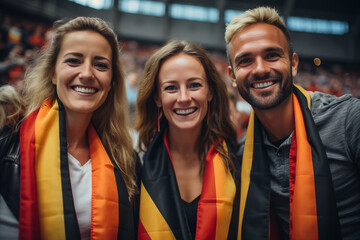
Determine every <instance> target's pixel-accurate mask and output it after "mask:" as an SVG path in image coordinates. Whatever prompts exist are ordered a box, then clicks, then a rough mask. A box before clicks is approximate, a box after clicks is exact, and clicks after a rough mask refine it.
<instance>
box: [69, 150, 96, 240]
mask: <svg viewBox="0 0 360 240" xmlns="http://www.w3.org/2000/svg"><path fill="white" fill-rule="evenodd" d="M68 161H69V169H70V182H71V189H72V194H73V198H74V205H75V212H76V216H77V220H78V223H79V229H80V234H81V239H83V240H84V239H90V224H91V190H92V178H91V160H90V159H89V161H87V162H86V163H85V164H84V165H83V166H81V164H80V162H79V161H78V160H77V159H76V158H74V157H73V156H72V155H71V154H70V153H68Z"/></svg>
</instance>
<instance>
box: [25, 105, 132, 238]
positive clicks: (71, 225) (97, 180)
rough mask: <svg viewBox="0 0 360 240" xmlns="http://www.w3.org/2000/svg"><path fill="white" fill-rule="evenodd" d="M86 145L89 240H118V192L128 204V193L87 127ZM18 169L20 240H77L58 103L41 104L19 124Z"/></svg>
mask: <svg viewBox="0 0 360 240" xmlns="http://www.w3.org/2000/svg"><path fill="white" fill-rule="evenodd" d="M88 141H89V149H90V158H91V165H92V193H91V194H92V199H91V233H90V234H91V239H117V238H118V237H119V236H118V235H119V234H118V232H119V227H118V226H119V222H120V220H119V211H120V209H119V202H121V203H122V204H124V197H120V191H121V195H126V196H125V199H126V200H125V201H128V195H127V191H126V188H125V185H124V182H123V179H122V178H121V174H120V173H119V170H117V168H115V167H114V165H113V163H112V161H111V160H110V159H109V157H108V155H107V153H106V151H105V149H104V147H103V145H102V143H101V141H100V138H99V137H98V135H97V133H96V131H95V129H94V128H93V127H92V126H91V125H90V126H89V128H88ZM20 166H21V172H20V182H21V184H20V216H19V239H80V231H79V227H78V222H77V218H76V213H75V209H74V203H73V197H72V191H71V185H70V177H69V167H68V160H67V141H66V128H65V111H64V107H63V106H62V104H61V102H60V101H59V100H58V101H55V102H54V103H52V102H51V101H50V100H46V101H44V102H43V104H42V105H41V107H40V109H39V110H37V111H35V112H33V113H32V114H31V115H30V116H29V117H28V118H26V120H25V121H24V122H23V124H22V126H21V129H20ZM128 205H129V203H128ZM123 239H124V238H123ZM127 239H130V237H129V238H127Z"/></svg>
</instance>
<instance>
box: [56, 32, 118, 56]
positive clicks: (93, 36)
mask: <svg viewBox="0 0 360 240" xmlns="http://www.w3.org/2000/svg"><path fill="white" fill-rule="evenodd" d="M62 51H89V52H92V51H93V52H103V54H106V55H110V56H111V46H110V44H109V42H108V41H107V40H106V38H105V37H104V36H102V35H101V34H100V33H97V32H94V31H89V30H82V31H73V32H69V33H67V34H65V36H64V38H63V40H62V42H61V47H60V52H62Z"/></svg>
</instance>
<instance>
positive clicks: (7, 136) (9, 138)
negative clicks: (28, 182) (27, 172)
mask: <svg viewBox="0 0 360 240" xmlns="http://www.w3.org/2000/svg"><path fill="white" fill-rule="evenodd" d="M19 149H20V138H19V132H15V133H14V132H13V131H12V129H10V128H8V127H4V128H2V129H1V130H0V156H1V162H3V161H4V160H5V159H6V160H12V161H14V162H15V163H17V164H19V161H20V160H19V157H20V150H19Z"/></svg>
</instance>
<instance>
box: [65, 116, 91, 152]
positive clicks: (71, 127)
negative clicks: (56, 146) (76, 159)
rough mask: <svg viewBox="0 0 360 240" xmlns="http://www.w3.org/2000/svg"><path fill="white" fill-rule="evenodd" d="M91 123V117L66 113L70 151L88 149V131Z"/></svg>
mask: <svg viewBox="0 0 360 240" xmlns="http://www.w3.org/2000/svg"><path fill="white" fill-rule="evenodd" d="M90 121H91V116H88V115H86V116H85V115H82V114H76V115H73V114H67V113H66V139H67V143H68V149H76V148H79V147H87V146H88V142H87V129H88V126H89V124H90Z"/></svg>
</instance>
